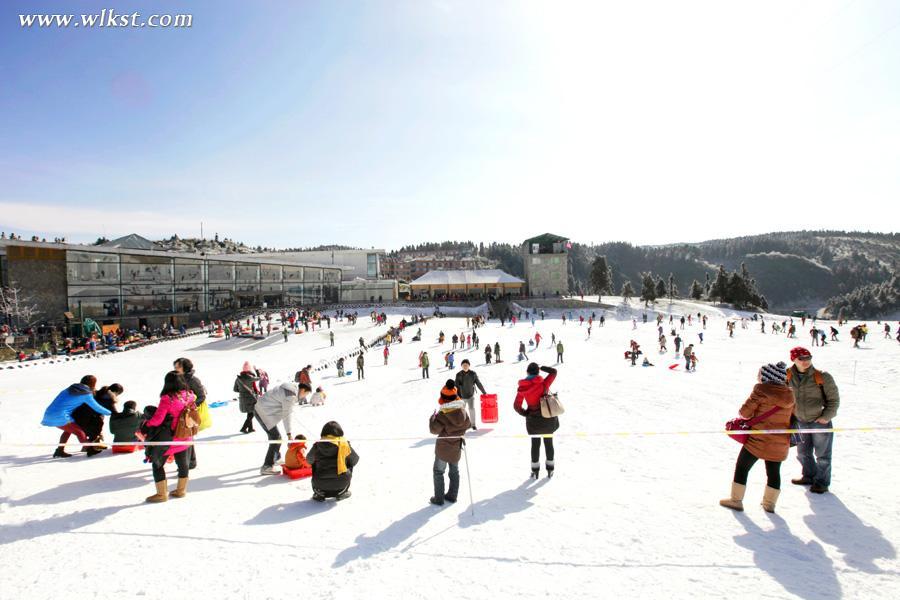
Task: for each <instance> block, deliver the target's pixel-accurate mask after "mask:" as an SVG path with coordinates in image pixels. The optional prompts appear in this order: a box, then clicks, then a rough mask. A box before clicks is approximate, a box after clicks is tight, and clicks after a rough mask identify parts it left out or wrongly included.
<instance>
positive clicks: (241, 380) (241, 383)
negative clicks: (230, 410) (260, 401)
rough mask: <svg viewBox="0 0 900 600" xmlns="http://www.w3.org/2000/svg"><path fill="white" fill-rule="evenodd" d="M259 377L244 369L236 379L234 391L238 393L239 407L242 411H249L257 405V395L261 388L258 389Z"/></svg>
mask: <svg viewBox="0 0 900 600" xmlns="http://www.w3.org/2000/svg"><path fill="white" fill-rule="evenodd" d="M257 381H259V377H257V376H256V375H254V374H253V373H250V372H249V371H244V372H243V373H241V374H240V375H238V376H237V378H236V379H235V380H234V391H235V392H237V393H238V408H240V410H241V412H242V413H248V412H250V411H252V410H253V407H254V406H256V396H257V395H258V394H259V390H257V389H256V382H257Z"/></svg>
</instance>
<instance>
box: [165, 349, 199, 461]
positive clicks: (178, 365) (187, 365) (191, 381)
mask: <svg viewBox="0 0 900 600" xmlns="http://www.w3.org/2000/svg"><path fill="white" fill-rule="evenodd" d="M172 366H173V367H174V368H175V372H176V373H179V374H180V375H184V379H185V381H187V384H188V387H189V388H190V389H191V391H192V392H194V396H196V397H197V399H196V400H194V403H195V404H196V405H197V407H198V408H199V406H200V405H201V404H203V403H204V402H206V388H205V387H203V384H202V383H201V382H200V379H198V378H197V376H196V375H195V374H194V363H193V362H191V360H190V359H189V358H178V359H175V362H174V363H173V365H172ZM196 468H197V446H194V445H192V446H191V457H190V460H189V461H188V469H196Z"/></svg>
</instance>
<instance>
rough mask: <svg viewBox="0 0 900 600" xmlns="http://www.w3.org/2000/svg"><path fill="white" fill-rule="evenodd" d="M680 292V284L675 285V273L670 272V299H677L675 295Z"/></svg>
mask: <svg viewBox="0 0 900 600" xmlns="http://www.w3.org/2000/svg"><path fill="white" fill-rule="evenodd" d="M677 294H678V286H677V285H675V275H673V274H672V273H669V301H670V302H671V301H672V300H674V299H675V296H676V295H677Z"/></svg>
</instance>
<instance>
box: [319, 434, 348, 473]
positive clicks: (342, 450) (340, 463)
mask: <svg viewBox="0 0 900 600" xmlns="http://www.w3.org/2000/svg"><path fill="white" fill-rule="evenodd" d="M324 439H325V440H326V441H329V442H331V443H332V444H335V445H336V446H337V447H338V455H337V473H338V475H341V474H343V473H346V472H347V458H348V457H349V456H350V442H348V441H347V440H345V439H344V438H342V437H337V436H334V435H326V436H325V438H324Z"/></svg>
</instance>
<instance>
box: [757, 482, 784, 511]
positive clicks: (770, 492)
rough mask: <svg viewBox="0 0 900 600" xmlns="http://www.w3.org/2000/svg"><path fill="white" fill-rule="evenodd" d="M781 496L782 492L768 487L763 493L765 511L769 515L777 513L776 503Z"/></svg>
mask: <svg viewBox="0 0 900 600" xmlns="http://www.w3.org/2000/svg"><path fill="white" fill-rule="evenodd" d="M780 494H781V490H776V489H775V488H771V487H769V486H766V491H765V492H763V499H762V507H763V510H764V511H766V512H769V513H773V512H775V503H776V502H778V496H779V495H780Z"/></svg>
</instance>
